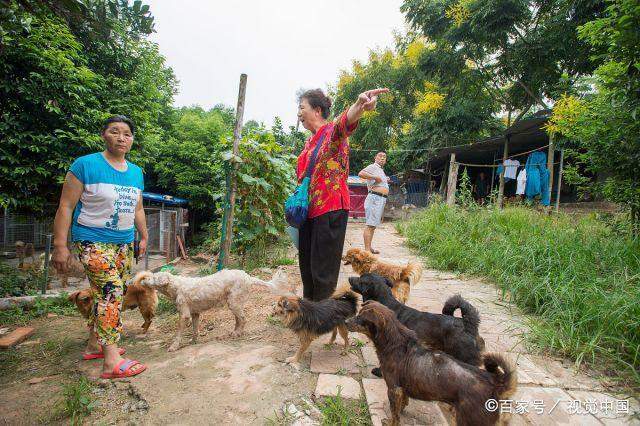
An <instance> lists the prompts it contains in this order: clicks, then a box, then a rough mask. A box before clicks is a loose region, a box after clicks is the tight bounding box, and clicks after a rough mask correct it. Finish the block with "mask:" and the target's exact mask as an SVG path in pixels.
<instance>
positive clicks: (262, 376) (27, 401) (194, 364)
mask: <svg viewBox="0 0 640 426" xmlns="http://www.w3.org/2000/svg"><path fill="white" fill-rule="evenodd" d="M362 229H363V225H362V224H354V223H350V224H349V228H348V230H347V238H346V241H345V250H347V249H348V248H350V247H361V242H362ZM375 238H376V239H375V242H376V243H377V244H376V247H377V248H379V249H380V250H381V251H382V255H381V256H382V257H383V258H386V259H387V260H390V261H393V262H396V263H405V262H406V261H407V260H409V259H410V258H415V256H414V255H413V254H412V253H411V252H410V251H409V250H408V249H407V248H406V246H404V240H403V238H402V237H401V236H400V235H398V234H397V233H396V232H395V229H394V228H393V225H391V224H385V225H383V226H382V227H381V228H380V229H379V230H378V231H376V237H375ZM201 267H202V264H196V263H193V262H191V261H189V262H182V263H180V264H178V265H177V266H176V268H177V273H180V274H184V275H197V274H198V271H199V269H200V268H201ZM287 272H288V275H289V282H290V283H291V284H292V286H295V287H296V288H297V289H298V291H299V290H300V279H299V273H298V270H297V266H296V265H291V266H288V267H287ZM255 273H256V274H257V275H259V276H261V277H262V278H268V277H269V276H270V272H267V271H259V272H255ZM351 274H352V271H351V268H350V267H347V266H343V268H342V270H341V273H340V278H339V282H343V281H345V280H346V278H347V277H348V276H349V275H351ZM455 293H461V294H462V295H463V296H464V297H465V298H467V300H469V301H470V302H471V303H473V304H474V306H476V307H477V308H478V309H479V310H480V312H481V315H482V323H481V326H480V331H481V334H482V335H483V337H484V338H485V340H486V342H487V346H488V348H489V349H490V350H492V351H500V352H505V353H507V354H508V355H509V356H511V357H512V358H513V359H514V360H516V361H517V365H518V376H519V382H520V384H519V391H518V394H517V399H518V400H522V401H525V400H527V398H529V399H535V400H540V401H544V402H545V403H547V404H548V405H549V407H550V406H551V405H553V403H554V402H556V403H557V402H559V401H563V404H564V403H567V402H569V401H575V400H579V399H583V400H584V401H583V402H585V401H588V400H589V399H596V400H601V401H604V400H605V399H607V401H610V400H611V398H614V397H615V398H616V399H618V398H620V399H622V398H627V397H628V395H624V394H618V393H617V392H615V389H613V388H612V387H610V386H606V384H605V383H604V382H602V381H601V378H598V377H597V376H598V375H597V374H587V373H590V372H587V371H579V372H578V371H575V370H574V369H573V368H572V363H571V362H570V361H568V360H564V359H560V358H554V357H551V356H546V355H542V354H539V353H534V352H533V351H532V350H530V349H529V348H527V347H526V346H525V345H524V342H523V341H522V337H525V336H526V333H527V327H526V325H525V323H526V321H527V319H526V317H525V316H524V315H522V313H520V312H519V311H518V310H517V309H516V308H515V307H513V306H509V305H508V303H506V302H504V301H503V300H502V299H501V298H500V295H499V292H498V291H497V289H496V288H495V287H494V286H493V285H492V284H491V283H486V282H483V281H482V280H477V279H469V278H464V277H459V276H457V275H454V274H450V273H446V272H439V271H433V270H428V269H425V271H424V273H423V277H422V280H421V281H420V283H419V284H418V285H417V286H416V287H415V288H412V290H411V297H410V299H409V301H408V304H409V305H410V306H413V307H415V308H417V309H420V310H424V311H430V312H438V311H440V310H441V309H442V304H443V303H444V300H445V299H446V298H447V297H448V296H450V295H452V294H455ZM275 299H276V297H275V296H273V295H271V294H270V293H268V292H267V291H266V290H262V289H259V288H256V289H255V291H253V292H252V294H251V296H250V302H249V303H248V307H247V312H246V314H247V327H246V333H245V334H244V335H243V336H242V337H240V338H237V339H230V338H228V337H227V336H228V334H229V333H230V332H231V330H232V329H233V323H234V320H233V316H232V314H231V313H230V312H229V311H228V310H227V309H215V310H212V311H209V312H207V313H206V314H204V315H202V320H201V332H200V334H201V336H199V340H198V343H197V344H191V342H190V338H191V331H190V328H188V329H187V333H186V336H183V344H182V346H181V348H180V349H179V350H178V351H177V352H173V353H168V352H167V347H168V346H169V343H170V342H171V340H172V338H173V336H174V333H175V329H176V324H177V314H175V313H172V312H170V311H165V312H163V313H160V314H159V315H158V316H157V317H156V319H155V320H154V322H153V324H152V326H151V328H150V330H149V334H148V335H147V336H142V335H141V329H140V325H141V324H142V322H143V320H142V318H141V316H140V314H139V312H138V311H127V312H125V313H124V314H123V317H124V326H125V335H124V337H123V340H122V346H123V347H125V348H126V349H127V357H129V358H132V359H137V360H140V361H141V362H144V363H145V364H147V365H148V370H147V371H145V372H144V373H142V374H141V375H139V376H137V377H135V378H131V379H125V380H121V381H103V380H100V379H97V377H98V375H99V373H100V361H80V354H81V352H82V350H83V348H84V345H85V342H86V329H85V321H84V320H83V319H82V318H81V317H80V316H75V317H73V316H71V317H69V316H54V317H44V318H40V319H38V320H35V321H33V322H32V323H31V325H32V326H34V327H35V328H36V332H35V334H34V335H33V336H32V337H31V338H29V339H28V340H27V341H26V342H24V343H22V344H20V345H18V346H17V347H16V348H15V349H12V350H9V351H0V389H1V392H0V424H12V425H13V424H37V423H53V424H56V423H66V422H68V419H67V420H58V418H59V417H60V416H59V415H58V413H59V412H60V408H59V407H60V401H61V400H62V399H63V392H62V390H63V387H62V385H63V384H65V383H70V382H73V381H77V380H78V378H79V377H82V376H84V377H88V378H89V379H91V380H92V381H93V383H94V386H95V387H94V389H93V394H94V395H93V396H94V398H95V399H96V400H97V401H98V404H99V405H98V406H97V407H96V408H95V409H94V410H93V412H92V413H91V415H90V416H89V417H88V418H86V419H85V424H100V425H102V424H145V425H146V424H149V425H150V424H154V425H155V424H163V425H164V424H167V425H170V424H181V425H182V424H185V425H186V424H188V425H190V424H234V425H235V424H241V425H245V424H256V425H263V424H291V423H293V422H292V421H286V419H283V418H282V408H283V407H289V406H294V408H295V407H305V401H309V400H313V398H314V392H315V391H317V389H316V384H317V382H318V374H317V373H313V372H311V371H310V359H311V355H312V353H314V354H316V355H318V353H319V352H322V351H324V350H326V349H327V348H326V347H325V343H326V340H327V339H324V338H323V339H318V340H317V341H316V342H314V343H313V345H312V347H311V348H310V350H309V351H308V352H307V354H306V355H305V358H304V360H303V362H302V368H301V369H300V371H297V370H295V369H294V368H292V367H291V366H289V365H286V364H284V363H283V360H284V359H285V358H286V357H288V356H291V355H292V354H293V353H294V351H295V349H297V345H298V344H297V339H296V338H295V336H294V335H293V333H291V332H290V331H289V330H287V329H285V328H283V327H282V326H281V325H280V324H279V322H278V321H275V320H274V319H273V318H272V317H271V313H272V312H273V306H274V302H275ZM163 306H171V305H170V304H168V305H166V304H165V305H163ZM0 328H2V327H1V326H0ZM351 337H352V342H351V343H352V345H353V346H352V348H351V351H350V353H349V357H351V358H352V360H353V362H354V363H355V365H356V366H357V368H356V369H355V370H354V371H353V372H351V371H349V373H350V377H352V378H353V379H355V380H356V381H357V382H358V386H361V389H362V390H363V392H362V393H361V395H364V394H366V401H364V404H365V406H367V405H368V407H369V412H370V413H371V415H372V419H371V421H372V422H373V424H380V419H382V418H384V417H386V416H388V403H387V402H386V398H385V396H384V395H385V394H386V393H385V392H384V389H382V392H383V393H382V394H381V395H378V393H380V392H378V391H376V389H377V388H379V383H378V382H377V381H376V380H374V379H373V378H372V377H371V376H370V374H368V372H369V370H370V368H371V365H374V364H375V363H376V361H373V363H371V361H367V360H366V359H365V357H364V354H365V352H367V353H369V354H371V353H372V351H373V348H372V347H371V345H370V344H369V343H366V342H365V345H364V346H362V345H359V344H358V343H363V342H358V341H357V340H356V339H355V338H354V336H351ZM365 340H366V339H365ZM331 351H335V352H336V353H337V352H339V349H337V348H336V349H331ZM320 355H322V353H320ZM367 363H369V364H367ZM326 373H332V374H337V375H344V374H346V373H345V372H344V371H343V372H340V371H327V372H326ZM31 380H35V381H37V382H38V383H35V384H30V383H29V382H30V381H31ZM361 398H364V397H361ZM514 398H515V397H514ZM362 401H363V400H362V399H361V402H362ZM429 404H431V405H429V406H425V405H424V404H422V405H420V404H417V403H416V402H415V401H412V403H411V404H410V405H409V407H408V409H407V412H405V413H404V414H403V417H402V422H403V424H424V423H425V422H427V423H429V420H426V419H428V418H434V419H440V420H437V421H435V424H452V420H451V416H450V413H448V410H447V407H445V406H444V404H440V405H437V406H434V405H433V403H429ZM412 407H413V408H412ZM425 407H426V408H425ZM429 407H430V408H429ZM423 408H424V409H423ZM561 408H562V407H561ZM425 410H426V411H425ZM440 410H442V415H441V414H439V412H440ZM638 411H640V408H639V405H638V403H637V401H636V400H634V399H631V410H630V412H631V414H633V413H635V412H638ZM316 414H318V413H317V412H316ZM434 414H435V417H428V415H434ZM311 417H313V416H311ZM317 417H318V416H317V415H316V416H315V419H314V420H316V419H317ZM305 419H309V420H310V419H311V418H310V417H305ZM540 423H544V424H571V425H573V424H576V425H577V424H580V425H582V424H638V423H640V422H638V420H637V418H631V417H630V416H624V417H612V416H609V417H607V416H602V415H597V416H596V415H593V416H591V415H589V414H586V415H585V416H575V415H571V414H570V413H569V412H568V410H567V407H564V408H562V409H560V408H559V409H558V410H556V411H555V412H554V413H553V416H546V415H545V417H541V416H538V415H536V414H535V413H529V414H526V415H520V416H515V417H514V418H513V419H512V421H511V424H514V425H520V424H540ZM298 424H313V423H298ZM430 424H431V423H430Z"/></svg>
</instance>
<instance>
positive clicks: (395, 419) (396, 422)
mask: <svg viewBox="0 0 640 426" xmlns="http://www.w3.org/2000/svg"><path fill="white" fill-rule="evenodd" d="M387 397H388V398H389V405H390V406H391V422H390V423H389V424H390V425H391V426H400V412H401V411H402V409H403V408H404V406H403V402H404V401H405V398H406V395H405V394H404V391H403V390H402V388H401V387H398V386H396V387H392V388H389V389H387Z"/></svg>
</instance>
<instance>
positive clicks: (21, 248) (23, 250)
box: [15, 241, 36, 269]
mask: <svg viewBox="0 0 640 426" xmlns="http://www.w3.org/2000/svg"><path fill="white" fill-rule="evenodd" d="M15 249H16V257H17V258H18V259H19V260H20V262H19V263H18V269H30V268H33V265H34V264H35V261H36V259H35V254H36V252H35V249H34V248H33V244H32V243H25V242H24V241H16V242H15ZM27 257H29V258H31V263H30V265H31V266H30V268H25V264H24V260H25V259H26V258H27Z"/></svg>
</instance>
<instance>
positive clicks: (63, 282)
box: [39, 248, 87, 289]
mask: <svg viewBox="0 0 640 426" xmlns="http://www.w3.org/2000/svg"><path fill="white" fill-rule="evenodd" d="M70 250H71V251H72V252H71V256H69V259H67V271H66V272H58V270H57V269H56V268H54V267H53V264H52V263H51V260H49V276H51V277H57V278H58V279H59V280H60V286H61V287H62V288H66V287H67V286H68V285H69V277H72V278H80V279H81V280H84V279H85V277H86V276H87V273H86V272H85V269H84V265H82V262H80V259H78V256H77V255H76V254H74V253H73V250H72V249H71V248H70ZM39 264H40V266H39V269H40V270H42V269H43V267H44V253H42V254H41V255H40V259H39ZM47 288H48V289H49V288H51V282H48V283H47Z"/></svg>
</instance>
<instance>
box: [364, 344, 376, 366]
mask: <svg viewBox="0 0 640 426" xmlns="http://www.w3.org/2000/svg"><path fill="white" fill-rule="evenodd" d="M360 351H361V352H362V358H363V359H364V362H365V364H367V366H369V367H378V366H380V361H379V360H378V355H376V349H375V348H374V347H373V346H368V345H367V346H364V347H363V348H361V349H360Z"/></svg>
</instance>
